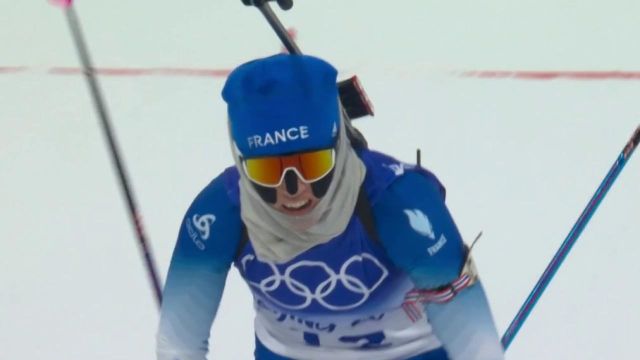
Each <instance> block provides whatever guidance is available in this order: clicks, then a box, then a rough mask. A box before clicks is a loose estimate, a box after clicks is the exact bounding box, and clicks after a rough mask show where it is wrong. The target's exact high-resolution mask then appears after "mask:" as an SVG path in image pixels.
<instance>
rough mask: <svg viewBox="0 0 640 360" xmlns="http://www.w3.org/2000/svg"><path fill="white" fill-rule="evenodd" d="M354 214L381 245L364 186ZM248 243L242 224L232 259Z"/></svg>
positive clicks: (246, 232)
mask: <svg viewBox="0 0 640 360" xmlns="http://www.w3.org/2000/svg"><path fill="white" fill-rule="evenodd" d="M355 214H356V216H358V218H359V219H360V222H361V223H362V226H363V227H364V230H365V231H366V232H367V235H369V237H370V238H371V240H373V242H374V243H376V244H381V242H380V237H379V236H378V231H377V230H376V223H375V220H374V219H373V211H372V209H371V204H370V203H369V197H368V196H367V191H366V189H365V188H364V184H363V185H361V186H360V191H359V192H358V200H357V201H356V208H355ZM248 242H249V233H248V231H247V226H246V225H245V224H244V222H242V229H241V230H240V242H238V247H237V249H236V255H235V257H234V259H239V258H240V255H241V254H242V251H243V250H244V248H245V246H247V243H248Z"/></svg>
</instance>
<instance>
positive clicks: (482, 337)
mask: <svg viewBox="0 0 640 360" xmlns="http://www.w3.org/2000/svg"><path fill="white" fill-rule="evenodd" d="M425 311H426V313H427V316H428V319H429V323H430V324H431V326H432V328H433V331H434V332H435V334H436V336H437V337H438V339H440V341H441V342H442V344H443V346H444V348H445V350H446V351H447V354H448V355H449V358H450V359H451V360H459V359H460V360H475V359H477V360H500V359H504V353H503V349H502V345H501V344H500V340H499V338H498V333H497V331H496V327H495V324H494V322H493V318H492V316H491V309H490V308H489V303H488V302H487V298H486V296H485V293H484V289H483V288H482V284H481V283H480V282H479V281H478V282H476V283H475V284H473V285H472V286H470V287H468V288H466V289H464V290H462V291H461V292H460V293H459V294H457V295H456V296H455V297H454V298H453V299H452V300H451V301H449V302H447V303H444V304H435V303H429V304H427V305H426V306H425Z"/></svg>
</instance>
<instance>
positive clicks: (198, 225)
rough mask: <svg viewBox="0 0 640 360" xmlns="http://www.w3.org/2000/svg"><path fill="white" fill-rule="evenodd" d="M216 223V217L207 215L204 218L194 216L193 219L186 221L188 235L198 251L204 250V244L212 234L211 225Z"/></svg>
mask: <svg viewBox="0 0 640 360" xmlns="http://www.w3.org/2000/svg"><path fill="white" fill-rule="evenodd" d="M215 221H216V216H215V215H213V214H205V215H202V216H200V215H198V214H194V215H193V216H192V217H191V219H188V218H187V219H185V226H186V228H187V233H188V234H189V237H190V238H191V240H192V241H193V242H194V244H196V246H197V247H198V249H200V250H204V248H205V243H204V242H205V241H207V240H208V239H209V235H210V234H211V225H212V224H213V223H214V222H215ZM194 227H195V229H194ZM196 230H197V232H196Z"/></svg>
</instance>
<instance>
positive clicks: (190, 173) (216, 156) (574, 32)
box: [0, 0, 640, 360]
mask: <svg viewBox="0 0 640 360" xmlns="http://www.w3.org/2000/svg"><path fill="white" fill-rule="evenodd" d="M391 5H392V3H391V2H382V1H380V2H373V1H364V0H350V1H348V2H347V1H338V0H326V1H319V0H316V1H298V2H297V3H296V5H295V6H294V9H293V11H291V12H289V13H284V14H283V13H280V12H278V13H279V14H281V16H282V20H283V22H284V23H285V24H286V25H288V26H293V27H295V28H296V29H297V31H298V35H297V36H298V40H299V45H300V47H301V48H302V49H303V51H305V50H306V51H307V52H309V53H312V54H315V55H320V56H322V57H324V58H326V59H327V60H329V61H331V62H333V63H334V64H335V65H336V66H337V67H338V68H339V69H340V71H341V78H345V77H347V76H351V75H353V74H357V75H358V76H359V77H360V78H361V81H362V83H363V85H364V86H365V88H366V90H367V92H368V94H369V96H370V98H371V100H372V101H373V103H374V104H375V108H376V117H375V118H367V119H361V120H358V121H357V123H356V125H357V126H358V127H359V128H360V129H361V130H362V131H363V132H364V133H365V135H366V136H367V138H368V139H369V141H370V143H371V145H372V147H373V148H375V149H379V150H382V151H385V152H388V153H390V154H392V155H395V156H396V157H398V158H400V159H402V160H405V161H409V162H413V161H414V159H415V150H416V148H418V147H419V148H421V149H422V153H423V160H422V161H423V164H424V165H425V166H426V167H428V168H430V169H431V170H432V171H434V172H435V173H436V174H437V175H438V176H439V177H440V178H441V180H442V181H443V182H444V183H445V185H446V186H447V189H448V204H449V207H450V209H451V211H452V213H453V215H454V217H455V219H456V221H457V224H458V226H459V228H460V230H461V232H462V234H463V235H464V236H465V237H466V238H467V239H468V240H471V239H472V238H473V237H474V236H475V235H476V234H477V233H478V232H479V231H480V230H482V231H484V236H483V238H482V239H481V240H480V242H479V244H478V245H477V246H476V249H475V250H474V251H475V252H476V254H475V257H476V261H477V264H478V267H479V270H480V272H481V276H482V279H483V281H484V283H485V286H486V289H487V291H488V295H489V298H490V302H491V304H492V307H493V311H494V316H495V319H496V322H497V324H498V328H499V330H500V332H501V333H502V332H503V331H504V330H505V329H506V327H507V326H508V324H509V322H510V321H511V319H512V318H513V316H514V315H515V313H516V312H517V310H518V309H519V307H520V305H521V304H522V303H523V301H524V299H525V298H526V296H527V295H528V293H529V291H530V290H531V289H532V287H533V285H534V284H535V282H536V280H537V279H538V277H539V276H540V274H541V273H542V271H543V270H544V268H545V266H546V265H547V263H548V262H549V260H550V259H551V257H552V256H553V254H554V253H555V251H556V250H557V248H558V246H559V245H560V243H561V242H562V240H563V239H564V238H565V236H566V234H567V233H568V231H569V229H570V228H571V226H572V225H573V223H574V221H575V220H576V219H577V217H578V215H579V214H580V212H581V211H582V209H583V208H584V206H585V205H586V204H587V201H588V200H589V198H590V197H591V195H592V194H593V192H594V191H595V189H596V188H597V186H598V185H599V183H600V181H601V180H602V179H603V177H604V176H605V174H606V173H607V171H608V170H609V167H610V166H611V165H612V164H613V162H614V160H615V159H616V157H617V156H618V154H619V152H620V150H621V149H622V147H623V145H624V144H625V142H626V141H627V139H628V137H629V136H630V135H631V133H632V132H633V130H634V129H635V128H636V126H637V125H638V124H639V123H640V102H639V101H638V99H639V96H640V80H638V79H635V80H593V81H576V80H561V79H558V80H553V81H542V80H517V79H478V78H462V77H459V76H456V75H455V74H454V73H452V71H462V70H495V69H498V70H542V71H545V70H586V71H599V70H624V71H638V70H640V68H638V64H640V47H639V46H638V41H637V34H638V33H640V22H638V21H637V14H638V11H639V10H640V3H638V2H637V1H635V0H612V1H610V2H608V3H607V4H606V5H605V4H603V3H602V2H599V1H582V2H579V3H573V2H561V3H558V2H557V1H551V0H537V1H518V2H513V1H507V0H495V1H474V2H470V1H469V2H467V1H448V2H441V1H431V0H429V1H425V0H413V1H403V2H397V3H396V2H394V3H393V6H391ZM76 9H77V11H78V13H79V15H80V19H81V22H82V24H83V26H84V30H85V35H86V37H87V40H88V42H89V47H90V49H91V51H92V56H93V59H94V62H95V64H96V66H97V67H114V68H153V67H165V68H166V67H178V68H206V69H230V68H232V67H233V66H235V65H237V64H239V63H241V62H244V61H246V60H249V59H252V58H254V57H258V56H266V55H269V54H272V53H274V52H277V51H278V50H279V48H280V44H279V43H278V40H277V39H276V37H275V36H274V35H273V34H272V32H271V31H270V29H269V28H268V26H267V24H266V22H265V21H264V20H263V18H262V17H261V16H260V14H259V13H258V12H257V11H255V10H252V9H248V8H245V7H244V6H242V5H241V4H240V1H235V0H233V1H232V0H227V1H224V2H222V1H212V0H193V1H188V2H180V3H178V2H175V1H174V2H169V1H164V2H152V1H147V0H140V1H133V2H106V1H103V2H87V1H77V4H76ZM0 10H1V11H0V23H2V24H3V25H2V31H0V49H1V51H0V54H1V56H0V67H3V66H25V67H27V69H26V70H25V71H21V72H5V73H0V257H1V258H0V259H1V260H0V359H21V360H22V359H24V360H32V359H33V360H35V359H67V360H80V359H83V360H84V359H92V360H107V359H109V360H111V359H152V358H154V335H155V330H156V325H157V315H158V314H157V309H156V307H155V303H154V300H153V297H152V292H151V289H150V286H149V283H148V281H147V277H146V274H145V270H144V267H143V262H142V259H141V256H140V252H139V249H138V247H137V244H136V239H135V236H134V232H133V229H132V226H131V224H130V222H129V219H128V217H127V212H126V207H125V203H124V201H123V198H122V196H121V193H120V188H119V186H118V183H117V182H116V180H117V179H116V176H115V172H114V170H113V168H112V166H111V163H110V158H109V153H108V151H107V148H106V143H105V139H104V138H103V136H102V133H101V130H100V128H99V127H98V118H97V116H96V114H95V112H94V109H93V107H92V102H91V98H90V95H89V92H88V89H87V86H86V84H85V81H84V79H83V78H82V77H81V76H79V75H52V74H48V73H47V69H49V68H51V67H55V66H68V67H77V66H78V60H77V56H76V53H75V49H74V47H73V43H72V41H71V37H70V34H69V30H68V26H67V24H66V21H65V18H64V16H63V14H62V12H61V10H60V9H58V8H55V7H52V6H50V5H48V4H47V3H46V2H45V1H38V2H26V1H9V0H0ZM223 82H224V78H222V77H218V78H213V77H188V76H176V77H170V76H101V77H100V83H101V86H102V88H103V90H104V94H105V97H106V99H107V103H108V108H109V111H110V115H111V118H112V121H113V124H114V127H115V130H116V133H117V137H118V141H119V144H120V148H121V150H122V152H123V155H124V158H125V162H126V166H127V168H128V170H129V176H130V180H131V182H132V185H133V189H134V191H135V194H136V197H137V200H138V204H139V207H140V210H141V213H142V214H143V221H144V224H145V228H146V231H147V235H148V236H149V238H150V241H151V245H152V248H153V252H154V255H155V257H156V260H157V264H158V267H159V269H160V272H161V274H162V277H163V278H164V277H165V274H166V270H167V267H168V263H169V260H170V256H171V252H172V249H173V245H174V241H175V237H176V234H177V229H178V227H179V224H180V222H181V220H182V216H183V213H184V211H185V210H186V208H187V207H188V205H189V204H190V201H191V200H192V198H193V197H194V196H195V195H196V194H197V193H198V192H199V191H200V189H201V188H202V187H203V186H205V185H206V184H207V183H208V182H209V181H210V179H211V178H212V177H214V176H215V175H216V174H217V173H219V172H220V171H221V170H222V169H223V168H224V167H226V166H228V165H230V164H231V157H230V155H229V143H228V140H227V136H226V125H225V107H224V103H223V102H222V100H221V99H220V96H219V94H220V90H221V88H222V85H223ZM639 157H640V155H636V157H635V158H632V159H631V160H630V162H629V164H628V165H627V167H626V168H625V170H624V171H623V173H622V174H621V176H620V177H619V179H618V181H617V182H616V184H615V185H614V186H613V188H612V190H611V192H610V193H609V195H608V196H607V197H606V198H605V200H604V201H603V203H602V206H601V207H600V209H599V210H598V212H597V213H596V215H595V216H594V218H593V219H592V221H591V223H590V224H589V226H588V227H587V228H586V230H585V232H584V233H583V235H582V237H581V238H580V239H579V241H578V243H577V245H576V246H575V247H574V249H573V251H572V252H571V254H570V255H569V257H568V258H567V261H566V262H565V263H564V265H563V267H562V268H561V269H560V271H559V272H558V274H557V275H556V277H555V279H554V281H553V282H552V283H551V285H550V286H549V288H548V290H547V292H546V293H545V294H544V296H543V298H542V299H541V301H540V302H539V303H538V305H537V307H536V308H535V310H534V311H533V313H532V314H531V316H530V317H529V319H528V320H527V322H526V323H525V325H524V327H523V328H522V330H521V332H520V333H519V334H518V336H517V337H516V339H515V340H514V342H513V344H512V346H511V348H510V349H509V351H508V358H510V359H531V360H534V359H605V358H606V359H635V358H636V357H637V343H636V341H637V336H638V331H637V324H638V323H640V310H639V309H640V307H638V305H637V303H638V300H637V298H638V294H639V291H640V290H638V287H637V286H636V285H635V284H636V283H637V276H636V275H637V274H638V273H640V262H638V261H637V259H638V257H639V256H640V244H639V242H638V240H639V236H638V223H639V221H638V219H639V216H640V212H639V211H638V201H639V200H640V186H639V184H640V158H639ZM252 317H253V314H252V307H251V299H250V295H249V292H248V289H247V287H246V285H245V284H244V283H242V281H241V280H240V278H239V276H238V274H237V272H236V271H235V270H232V272H231V275H230V278H229V280H228V283H227V289H226V292H225V294H224V297H223V301H222V305H221V308H220V311H219V316H218V318H217V319H216V322H215V324H214V327H213V329H212V339H211V344H212V345H211V348H212V352H211V355H210V358H211V359H249V358H251V353H252V350H253V333H252V325H253V324H252Z"/></svg>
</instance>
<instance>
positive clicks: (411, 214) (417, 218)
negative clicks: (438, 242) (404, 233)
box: [404, 209, 436, 240]
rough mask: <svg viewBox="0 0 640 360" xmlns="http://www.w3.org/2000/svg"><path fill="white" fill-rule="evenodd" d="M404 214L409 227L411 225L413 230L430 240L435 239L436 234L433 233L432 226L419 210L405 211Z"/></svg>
mask: <svg viewBox="0 0 640 360" xmlns="http://www.w3.org/2000/svg"><path fill="white" fill-rule="evenodd" d="M404 213H405V214H407V217H408V218H409V225H411V227H412V228H413V230H415V231H416V232H417V233H418V234H420V235H422V236H426V237H428V238H429V239H431V240H435V239H436V234H434V232H433V226H431V222H430V221H429V218H428V217H427V215H425V213H423V212H422V211H421V210H420V209H413V210H411V209H406V210H405V211H404Z"/></svg>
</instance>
